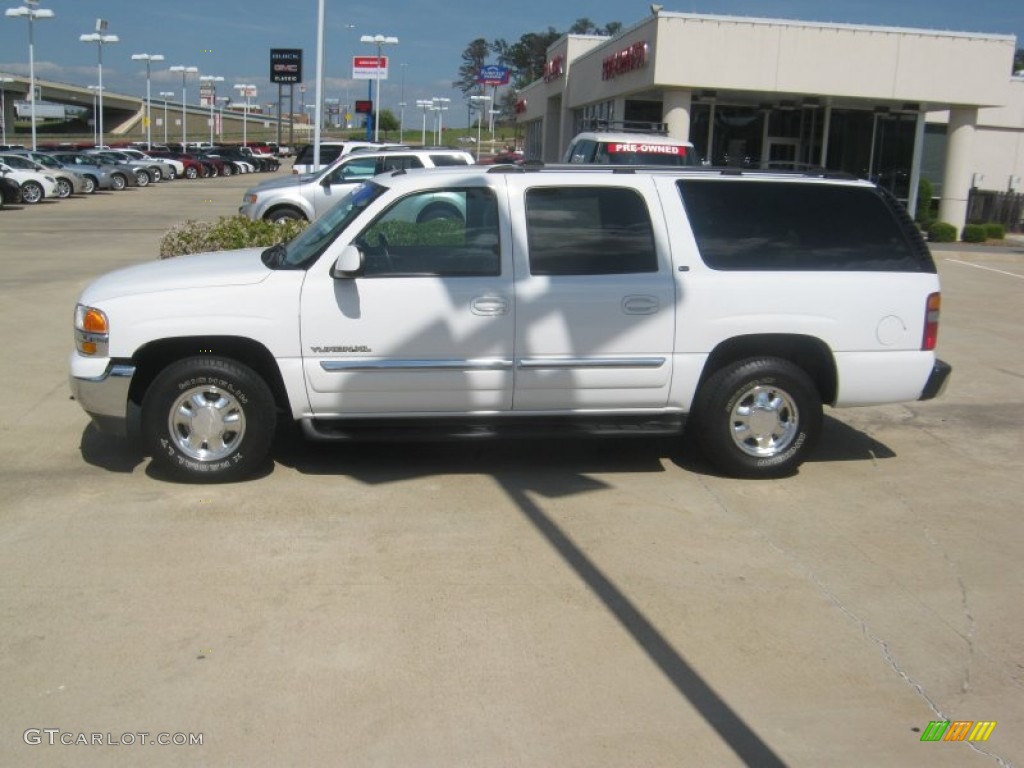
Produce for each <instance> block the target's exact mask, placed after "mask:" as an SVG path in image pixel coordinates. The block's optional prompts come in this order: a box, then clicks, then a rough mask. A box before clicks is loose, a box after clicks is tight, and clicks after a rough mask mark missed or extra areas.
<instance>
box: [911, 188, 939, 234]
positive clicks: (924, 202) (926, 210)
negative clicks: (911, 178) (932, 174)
mask: <svg viewBox="0 0 1024 768" xmlns="http://www.w3.org/2000/svg"><path fill="white" fill-rule="evenodd" d="M933 194H934V189H933V188H932V183H931V182H930V181H928V179H926V178H924V177H923V176H922V177H921V179H920V180H919V181H918V182H917V210H916V211H915V212H914V221H916V222H918V223H919V224H921V226H922V227H924V228H925V229H927V228H928V225H929V224H931V222H932V195H933Z"/></svg>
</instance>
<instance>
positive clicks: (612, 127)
mask: <svg viewBox="0 0 1024 768" xmlns="http://www.w3.org/2000/svg"><path fill="white" fill-rule="evenodd" d="M580 128H581V130H584V131H622V132H624V133H649V134H652V135H658V136H667V135H668V123H652V122H648V121H645V120H603V119H600V118H588V119H585V120H583V121H582V122H581V123H580Z"/></svg>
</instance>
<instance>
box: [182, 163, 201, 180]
mask: <svg viewBox="0 0 1024 768" xmlns="http://www.w3.org/2000/svg"><path fill="white" fill-rule="evenodd" d="M197 176H199V171H198V170H196V169H195V168H194V167H192V166H191V165H190V166H189V167H188V168H186V169H185V178H186V179H194V178H196V177H197Z"/></svg>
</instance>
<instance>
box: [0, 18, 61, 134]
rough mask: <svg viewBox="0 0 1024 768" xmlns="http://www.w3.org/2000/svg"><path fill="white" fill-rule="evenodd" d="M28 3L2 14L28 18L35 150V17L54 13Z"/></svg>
mask: <svg viewBox="0 0 1024 768" xmlns="http://www.w3.org/2000/svg"><path fill="white" fill-rule="evenodd" d="M25 2H26V3H28V5H22V6H20V7H18V8H8V9H7V10H6V11H4V16H13V17H17V18H22V19H28V103H29V108H30V111H31V116H32V151H33V152H35V150H36V54H35V47H36V44H35V29H34V23H35V20H36V19H52V18H53V17H54V13H53V11H51V10H48V9H46V8H40V7H39V0H25Z"/></svg>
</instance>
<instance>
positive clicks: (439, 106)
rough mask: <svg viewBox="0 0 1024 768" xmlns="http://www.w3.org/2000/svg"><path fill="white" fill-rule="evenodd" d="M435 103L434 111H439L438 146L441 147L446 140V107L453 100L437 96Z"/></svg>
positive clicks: (434, 99)
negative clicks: (444, 139) (443, 140)
mask: <svg viewBox="0 0 1024 768" xmlns="http://www.w3.org/2000/svg"><path fill="white" fill-rule="evenodd" d="M433 101H434V109H436V110H437V145H438V146H441V144H442V139H443V138H444V112H445V111H447V109H448V107H446V106H445V105H446V104H448V103H449V102H451V99H448V98H445V97H444V96H435V97H434V98H433Z"/></svg>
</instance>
